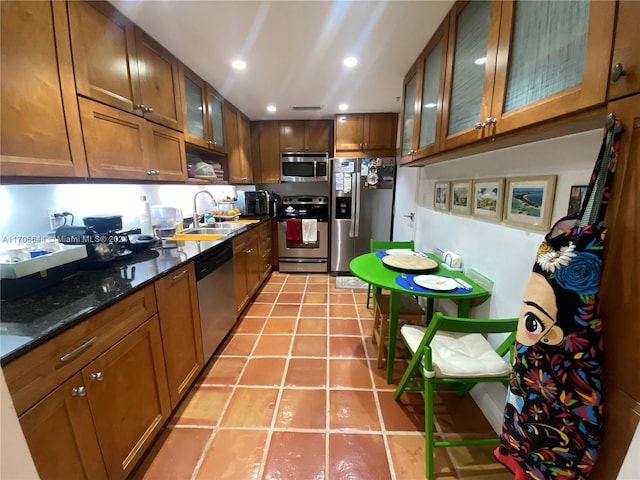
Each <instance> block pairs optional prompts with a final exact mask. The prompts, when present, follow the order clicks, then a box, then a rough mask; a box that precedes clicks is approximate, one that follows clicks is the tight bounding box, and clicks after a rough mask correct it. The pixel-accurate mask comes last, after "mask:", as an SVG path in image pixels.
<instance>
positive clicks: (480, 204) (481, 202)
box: [471, 178, 504, 222]
mask: <svg viewBox="0 0 640 480" xmlns="http://www.w3.org/2000/svg"><path fill="white" fill-rule="evenodd" d="M503 200H504V178H481V179H479V180H474V181H473V204H472V207H471V212H472V213H473V216H474V217H479V218H482V219H484V220H491V221H494V222H499V221H500V220H502V203H503Z"/></svg>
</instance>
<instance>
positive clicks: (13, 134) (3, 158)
mask: <svg viewBox="0 0 640 480" xmlns="http://www.w3.org/2000/svg"><path fill="white" fill-rule="evenodd" d="M0 7H1V9H2V10H1V17H2V18H1V34H2V38H1V41H0V49H1V50H0V57H1V67H0V68H1V77H0V104H1V105H0V109H1V119H0V121H1V124H2V127H1V128H0V138H1V140H0V172H1V174H2V175H30V176H51V177H60V176H65V177H78V176H79V177H84V176H86V175H87V163H86V158H85V153H84V145H83V142H82V131H81V128H80V115H79V112H78V104H77V102H76V91H75V85H74V81H73V65H72V62H71V46H70V42H69V28H68V25H67V14H66V5H65V3H63V2H48V1H33V2H21V1H3V2H0Z"/></svg>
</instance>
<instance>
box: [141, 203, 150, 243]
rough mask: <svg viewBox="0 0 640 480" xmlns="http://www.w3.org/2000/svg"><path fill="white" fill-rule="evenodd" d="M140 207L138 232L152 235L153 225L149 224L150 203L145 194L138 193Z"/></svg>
mask: <svg viewBox="0 0 640 480" xmlns="http://www.w3.org/2000/svg"><path fill="white" fill-rule="evenodd" d="M140 201H141V202H142V209H141V210H140V233H141V234H142V235H150V236H152V237H153V225H152V224H151V205H149V202H148V201H147V197H146V196H145V195H140Z"/></svg>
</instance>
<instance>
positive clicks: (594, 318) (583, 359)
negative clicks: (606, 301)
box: [494, 127, 622, 480]
mask: <svg viewBox="0 0 640 480" xmlns="http://www.w3.org/2000/svg"><path fill="white" fill-rule="evenodd" d="M621 134H622V128H621V127H619V128H618V129H617V130H616V135H615V136H614V143H613V144H612V148H611V152H608V153H609V155H607V156H604V157H606V158H604V160H603V162H602V163H604V165H606V166H607V167H608V172H610V173H613V172H614V171H615V166H616V163H615V160H616V155H617V151H618V147H619V139H620V135H621ZM603 153H604V147H603V149H601V152H600V157H599V158H603ZM600 168H602V167H601V164H596V167H595V169H594V174H593V176H592V183H593V182H594V180H595V177H596V175H597V173H598V171H599V169H600ZM611 176H612V175H608V177H607V184H606V188H605V191H604V198H603V201H602V208H601V210H600V216H599V220H598V222H599V223H594V224H592V225H586V226H579V225H578V223H579V222H578V221H579V220H580V215H582V213H583V212H584V206H583V208H582V211H581V214H580V215H574V216H569V217H565V218H563V219H561V220H560V221H558V222H557V223H556V224H555V225H554V226H553V227H552V229H551V230H550V232H549V233H548V234H547V236H546V237H545V240H544V241H543V242H542V244H541V245H540V247H539V248H538V252H537V255H536V261H535V263H534V265H533V271H532V273H531V275H530V277H529V282H528V284H527V287H526V290H525V293H524V296H523V300H522V304H521V310H520V321H519V323H518V332H517V336H516V355H515V359H514V365H513V368H512V371H511V378H510V381H509V386H508V390H507V400H506V405H505V412H504V422H503V425H502V434H501V445H500V446H499V447H498V448H497V449H496V450H495V452H494V455H495V457H496V458H497V459H498V461H500V462H501V463H503V464H504V465H505V466H507V467H508V468H509V469H510V470H511V471H512V472H513V473H514V474H515V479H516V480H525V479H526V480H531V479H534V480H555V479H562V480H583V479H586V478H588V476H589V474H590V472H591V470H592V468H593V465H594V462H595V460H596V457H597V453H598V447H599V444H600V440H601V434H602V360H603V342H602V321H601V319H600V306H599V299H598V291H599V284H600V274H601V269H602V253H603V248H604V239H605V232H606V229H605V228H604V226H603V224H602V221H601V220H602V218H603V217H604V209H605V208H606V203H607V202H608V199H609V187H610V184H611ZM591 190H592V189H591V188H590V189H589V190H588V193H587V196H589V195H590V193H591ZM585 203H586V201H585Z"/></svg>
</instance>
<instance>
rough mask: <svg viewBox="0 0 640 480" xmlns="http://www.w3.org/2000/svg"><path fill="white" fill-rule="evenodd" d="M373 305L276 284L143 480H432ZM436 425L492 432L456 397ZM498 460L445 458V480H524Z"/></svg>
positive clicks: (161, 443) (218, 359)
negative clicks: (383, 348) (398, 398)
mask: <svg viewBox="0 0 640 480" xmlns="http://www.w3.org/2000/svg"><path fill="white" fill-rule="evenodd" d="M366 295H367V291H366V290H359V289H358V290H351V289H336V288H335V277H331V276H329V275H321V274H313V275H311V274H310V275H306V274H282V273H278V272H274V273H273V274H272V276H271V277H270V279H269V280H268V281H267V283H266V284H265V285H264V286H263V288H262V289H261V291H260V292H259V293H258V294H257V295H256V297H255V298H254V300H253V302H252V303H251V305H249V306H248V307H247V309H246V310H245V312H244V315H243V317H242V318H241V319H240V320H239V321H238V323H237V324H236V327H235V328H234V330H233V331H232V332H231V334H230V335H229V336H228V337H227V339H226V340H225V342H224V343H223V345H221V346H220V348H219V349H218V351H217V352H216V354H215V355H214V357H213V358H212V359H211V361H210V362H209V364H208V365H207V366H206V367H205V368H204V370H203V372H202V373H201V375H200V377H199V378H198V380H197V381H196V383H195V384H194V386H193V387H192V388H191V390H190V392H189V394H188V395H187V396H186V397H185V399H184V401H183V402H182V404H181V405H180V407H179V408H178V410H177V411H176V412H175V414H174V415H173V416H172V418H171V419H170V420H169V422H168V423H167V426H166V428H165V429H164V430H163V432H162V433H161V435H160V436H159V438H158V440H157V441H156V443H155V444H154V445H153V447H152V448H151V449H150V451H149V452H148V454H147V456H146V458H145V459H144V460H143V462H142V463H141V465H140V467H139V468H138V470H137V471H136V472H135V474H134V478H135V479H136V480H142V479H146V480H165V479H166V480H169V479H171V480H177V479H205V480H221V479H233V480H245V479H247V480H249V479H256V480H257V479H265V480H276V479H278V480H320V479H330V480H346V479H349V480H365V479H367V480H369V479H370V480H385V479H397V480H418V479H423V478H424V472H425V463H424V462H425V459H424V439H423V436H422V432H423V431H424V430H423V429H424V427H423V421H424V407H423V403H422V397H421V396H420V395H419V394H417V393H413V394H405V395H404V396H403V398H402V404H399V403H397V402H395V401H394V400H393V390H394V385H387V383H386V382H385V380H384V370H383V369H378V368H376V366H375V359H376V351H375V349H374V345H372V344H371V330H372V328H373V319H372V316H371V311H370V310H368V309H367V308H366ZM404 365H405V363H404V361H402V360H399V361H398V362H397V363H396V366H397V368H396V381H397V380H398V379H399V378H400V376H401V375H402V372H403V370H404ZM436 424H437V428H438V430H439V431H441V432H444V433H446V432H467V433H469V434H471V435H477V434H482V433H491V432H492V430H491V427H490V426H489V425H488V423H487V422H486V421H485V420H484V417H483V416H482V415H481V414H480V413H479V410H478V409H477V407H476V406H475V403H474V402H473V400H471V398H469V397H467V398H464V399H459V398H457V397H456V396H455V395H453V394H443V395H441V396H440V397H438V402H437V405H436ZM491 451H492V447H473V448H466V447H458V448H451V449H444V448H440V449H437V450H436V452H437V457H436V472H437V473H436V478H437V479H438V480H452V479H474V480H480V479H482V480H489V479H490V480H502V479H505V480H506V479H509V478H513V476H512V475H511V476H509V473H508V472H507V471H506V470H505V469H504V468H503V467H502V466H500V465H499V464H497V462H495V460H494V459H493V457H492V455H491Z"/></svg>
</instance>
